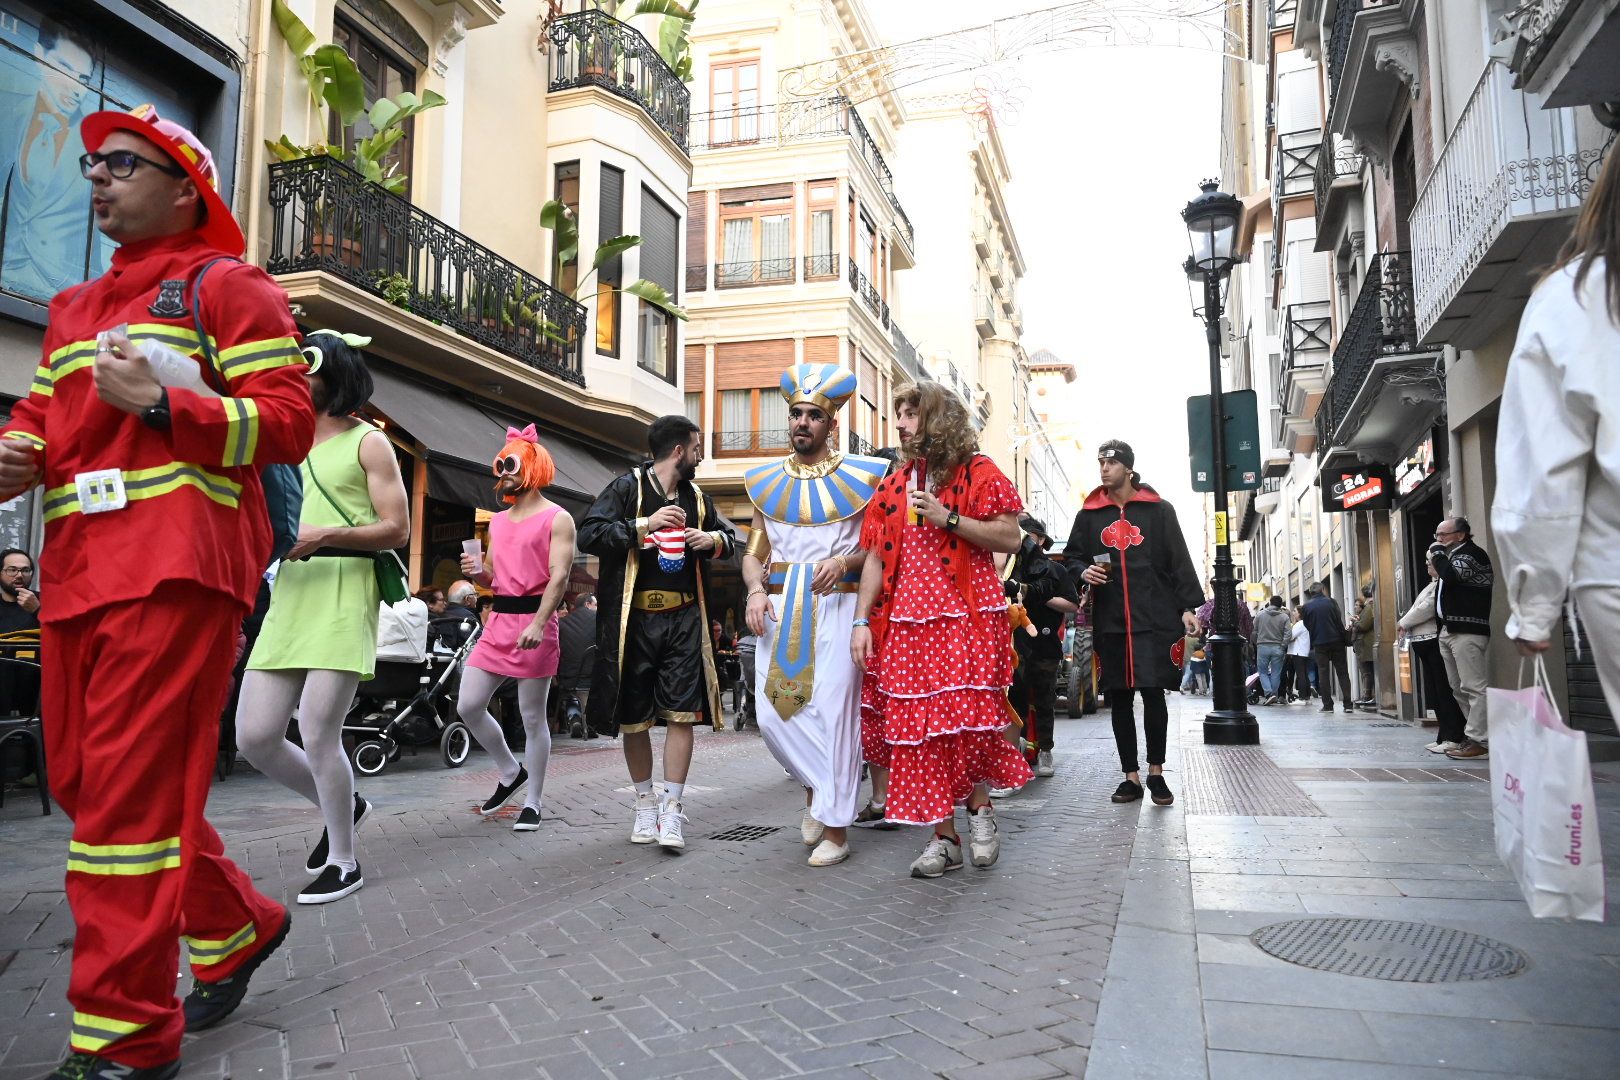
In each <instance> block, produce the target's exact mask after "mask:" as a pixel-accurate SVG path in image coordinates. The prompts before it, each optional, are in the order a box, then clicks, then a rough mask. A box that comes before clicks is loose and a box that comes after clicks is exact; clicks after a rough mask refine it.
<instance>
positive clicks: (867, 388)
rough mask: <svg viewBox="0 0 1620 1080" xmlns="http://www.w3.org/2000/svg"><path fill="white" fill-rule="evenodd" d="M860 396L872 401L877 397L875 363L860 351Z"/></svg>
mask: <svg viewBox="0 0 1620 1080" xmlns="http://www.w3.org/2000/svg"><path fill="white" fill-rule="evenodd" d="M861 396H862V397H864V398H870V399H871V400H873V401H876V400H877V399H878V369H877V365H876V364H874V363H873V362H872V358H871V357H869V356H867V355H866V354H865V353H861Z"/></svg>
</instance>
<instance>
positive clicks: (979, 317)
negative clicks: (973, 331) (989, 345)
mask: <svg viewBox="0 0 1620 1080" xmlns="http://www.w3.org/2000/svg"><path fill="white" fill-rule="evenodd" d="M973 322H974V326H975V327H976V328H977V329H978V331H979V336H980V337H989V336H990V335H991V334H994V333H995V332H996V302H995V299H994V298H993V297H992V296H991V295H990V290H989V289H988V287H986V288H983V289H979V290H976V291H975V292H974V294H973Z"/></svg>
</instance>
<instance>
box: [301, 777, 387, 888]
mask: <svg viewBox="0 0 1620 1080" xmlns="http://www.w3.org/2000/svg"><path fill="white" fill-rule="evenodd" d="M370 816H371V804H370V803H369V802H367V801H366V800H365V799H362V798H361V797H360V793H359V792H358V791H357V792H355V793H354V829H355V831H356V832H359V831H360V826H361V825H364V824H365V822H366V818H368V817H370ZM331 850H332V849H331V841H330V839H328V837H327V835H326V830H325V829H322V830H321V838H320V839H319V840H317V841H315V847H314V848H313V849H311V850H310V853H309V858H307V859H305V860H304V869H305V870H308V871H309V872H310V873H312V874H318V873H320V872H321V871H322V870H324V869H325V868H326V860H327V858H328V856H329V855H330V854H331Z"/></svg>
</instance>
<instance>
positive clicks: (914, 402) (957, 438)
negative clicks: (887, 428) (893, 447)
mask: <svg viewBox="0 0 1620 1080" xmlns="http://www.w3.org/2000/svg"><path fill="white" fill-rule="evenodd" d="M902 405H910V406H911V407H913V408H914V409H916V410H917V434H916V435H914V436H912V437H911V438H909V439H905V440H903V441H902V442H901V444H900V461H901V463H902V464H905V463H907V462H912V461H916V460H917V459H919V458H921V459H923V460H924V461H926V462H927V463H928V479H929V480H930V481H932V482H933V484H934V486H935V487H936V488H941V487H944V486H945V485H946V484H948V483H950V481H951V478H952V477H953V476H955V475H956V470H957V469H959V468H960V467H962V466H963V465H966V464H967V463H968V461H969V459H971V458H972V457H973V455H974V454H977V453H978V452H979V433H978V432H977V431H975V430H974V428H973V419H972V417H970V416H969V415H968V411H967V406H966V405H964V404H963V403H962V399H961V398H959V397H957V396H956V394H954V393H953V392H951V391H950V390H947V389H946V388H945V387H944V386H943V385H941V384H940V383H937V382H934V381H933V380H931V379H919V380H917V381H916V382H915V383H908V384H905V385H903V386H899V387H896V388H895V391H894V408H895V411H896V412H898V411H899V410H900V406H902Z"/></svg>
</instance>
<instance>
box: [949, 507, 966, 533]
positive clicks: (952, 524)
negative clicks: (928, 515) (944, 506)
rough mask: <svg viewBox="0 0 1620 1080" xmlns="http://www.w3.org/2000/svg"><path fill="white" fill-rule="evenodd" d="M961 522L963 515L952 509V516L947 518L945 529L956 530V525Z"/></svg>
mask: <svg viewBox="0 0 1620 1080" xmlns="http://www.w3.org/2000/svg"><path fill="white" fill-rule="evenodd" d="M960 524H962V515H961V514H959V513H957V512H956V511H955V510H952V511H951V516H950V517H948V518H946V519H945V531H946V532H955V531H956V527H957V526H958V525H960Z"/></svg>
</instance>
